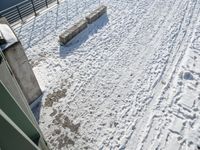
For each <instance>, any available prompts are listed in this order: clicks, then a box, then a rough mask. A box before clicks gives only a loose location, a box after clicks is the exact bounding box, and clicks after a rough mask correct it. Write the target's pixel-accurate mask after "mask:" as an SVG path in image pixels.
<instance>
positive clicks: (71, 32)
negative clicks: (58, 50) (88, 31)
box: [59, 19, 87, 45]
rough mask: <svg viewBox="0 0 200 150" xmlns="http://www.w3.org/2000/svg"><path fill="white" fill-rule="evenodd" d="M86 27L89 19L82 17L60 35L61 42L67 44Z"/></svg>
mask: <svg viewBox="0 0 200 150" xmlns="http://www.w3.org/2000/svg"><path fill="white" fill-rule="evenodd" d="M85 28H87V21H86V20H85V19H82V20H80V21H79V22H78V23H76V24H75V25H73V26H72V27H71V28H69V29H68V30H67V31H65V32H63V33H62V34H61V35H60V36H59V41H60V43H61V44H63V45H65V44H67V43H68V42H69V41H70V40H71V39H72V38H74V37H75V36H76V35H77V34H79V33H80V32H81V31H83V30H84V29H85Z"/></svg>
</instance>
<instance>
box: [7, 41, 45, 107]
mask: <svg viewBox="0 0 200 150" xmlns="http://www.w3.org/2000/svg"><path fill="white" fill-rule="evenodd" d="M3 53H4V56H5V58H6V60H7V61H8V64H9V65H10V67H11V69H12V72H13V73H14V76H15V78H16V80H17V82H18V84H19V86H20V87H21V89H22V91H23V93H24V95H25V97H26V99H27V101H28V103H29V104H30V103H32V102H33V101H34V100H36V99H37V98H38V97H39V96H41V95H42V91H41V89H40V87H39V84H38V82H37V80H36V78H35V75H34V73H33V71H32V67H31V65H30V64H29V61H28V58H27V56H26V54H25V52H24V49H23V47H22V45H21V43H20V42H18V43H15V44H14V45H12V46H11V47H9V48H8V49H6V50H4V51H3Z"/></svg>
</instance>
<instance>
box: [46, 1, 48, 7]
mask: <svg viewBox="0 0 200 150" xmlns="http://www.w3.org/2000/svg"><path fill="white" fill-rule="evenodd" d="M45 4H46V7H47V8H48V2H47V0H45Z"/></svg>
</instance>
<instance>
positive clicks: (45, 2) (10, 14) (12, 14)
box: [0, 0, 59, 24]
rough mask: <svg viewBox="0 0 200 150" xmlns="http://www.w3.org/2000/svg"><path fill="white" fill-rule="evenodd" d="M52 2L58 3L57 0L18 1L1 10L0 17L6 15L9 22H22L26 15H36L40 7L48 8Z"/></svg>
mask: <svg viewBox="0 0 200 150" xmlns="http://www.w3.org/2000/svg"><path fill="white" fill-rule="evenodd" d="M53 2H57V4H59V0H28V1H25V2H24V3H20V4H19V5H16V6H13V7H10V8H8V9H6V10H3V11H1V12H0V17H6V19H7V20H8V22H9V23H10V24H12V23H15V22H17V21H20V20H21V21H22V22H24V21H25V20H24V19H25V18H26V17H28V16H29V15H32V14H34V15H35V16H37V15H38V11H39V10H40V9H43V8H45V7H46V8H48V7H49V5H50V4H52V3H53Z"/></svg>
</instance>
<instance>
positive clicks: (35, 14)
mask: <svg viewBox="0 0 200 150" xmlns="http://www.w3.org/2000/svg"><path fill="white" fill-rule="evenodd" d="M31 3H32V5H33V11H34V13H35V16H37V12H36V9H35V5H34V2H33V0H31Z"/></svg>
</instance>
